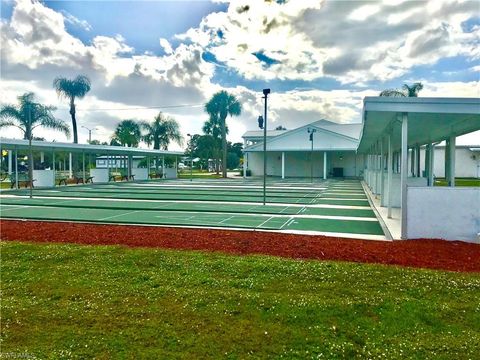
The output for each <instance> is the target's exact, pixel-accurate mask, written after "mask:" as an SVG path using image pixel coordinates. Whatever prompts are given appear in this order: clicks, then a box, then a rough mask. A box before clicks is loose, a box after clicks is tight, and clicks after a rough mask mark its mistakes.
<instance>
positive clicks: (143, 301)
mask: <svg viewBox="0 0 480 360" xmlns="http://www.w3.org/2000/svg"><path fill="white" fill-rule="evenodd" d="M1 250H2V264H1V275H2V283H1V284H2V293H3V294H2V303H1V306H2V312H1V315H2V337H1V351H2V353H17V354H30V355H32V354H33V355H36V356H38V357H39V358H79V359H80V358H82V359H84V358H93V357H95V358H98V359H110V358H112V359H117V358H127V359H140V358H152V359H162V358H187V359H197V358H229V359H243V358H265V357H267V356H270V357H284V358H299V359H304V358H317V357H318V358H327V359H332V358H333V359H334V358H352V357H357V358H370V359H373V358H382V359H384V358H389V359H392V358H398V359H402V358H418V359H427V358H435V359H463V358H464V359H468V358H477V357H478V350H479V346H480V301H479V299H480V275H479V274H458V273H451V272H443V271H430V270H414V269H407V268H399V267H393V266H390V267H387V266H380V265H365V264H354V263H342V262H326V261H325V262H324V261H295V260H286V259H280V258H275V257H267V256H239V257H237V256H228V255H221V254H212V253H203V252H188V251H168V250H160V249H130V248H125V247H118V246H109V247H107V246H81V245H40V244H28V243H10V242H3V243H2V244H1Z"/></svg>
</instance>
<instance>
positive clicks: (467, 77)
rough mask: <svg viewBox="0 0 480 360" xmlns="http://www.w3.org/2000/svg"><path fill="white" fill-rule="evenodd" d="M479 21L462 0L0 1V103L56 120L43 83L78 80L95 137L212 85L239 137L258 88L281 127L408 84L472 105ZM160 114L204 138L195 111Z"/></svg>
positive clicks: (257, 106) (257, 105) (347, 112)
mask: <svg viewBox="0 0 480 360" xmlns="http://www.w3.org/2000/svg"><path fill="white" fill-rule="evenodd" d="M479 16H480V13H479V7H478V3H477V2H475V1H466V2H460V1H457V0H445V1H435V0H432V1H422V2H413V1H402V0H385V1H379V2H369V1H355V2H353V1H325V2H322V1H315V0H302V1H265V2H263V1H256V0H232V1H216V2H211V1H43V2H38V1H33V0H16V1H2V2H1V18H2V44H5V46H2V91H3V93H4V94H6V95H5V96H4V99H3V100H2V101H4V102H6V101H8V102H14V101H15V97H16V96H17V95H18V94H19V93H21V92H24V91H34V92H35V93H36V94H37V96H38V97H39V98H40V99H41V100H45V101H49V102H50V103H53V104H54V105H56V106H57V107H58V108H59V110H58V114H59V116H61V117H62V116H64V115H65V109H66V106H65V104H64V103H62V102H61V101H60V100H58V99H56V96H55V94H54V92H53V89H52V88H51V81H52V79H53V78H54V77H55V76H58V75H63V76H75V75H77V74H79V73H83V74H86V75H88V76H89V77H90V78H91V79H92V84H93V86H92V91H91V92H90V93H89V95H88V96H87V97H86V98H85V99H84V100H82V101H81V103H79V105H78V107H79V109H83V111H84V114H83V119H82V120H83V121H84V123H85V124H86V125H87V126H91V125H95V126H96V125H97V124H98V123H101V125H100V126H99V130H98V132H97V134H96V136H97V137H99V138H102V139H105V138H108V136H109V134H110V133H111V131H112V129H113V128H114V126H115V125H116V123H118V122H119V121H120V120H121V119H122V118H125V117H133V118H138V119H139V120H140V119H141V120H148V119H149V118H152V117H153V116H154V115H155V113H156V112H157V111H158V109H148V108H149V107H156V106H163V105H168V106H171V105H178V104H192V105H198V104H202V103H204V102H205V101H206V100H207V99H208V97H209V96H211V94H213V93H214V92H215V91H218V90H219V89H221V88H224V89H226V90H228V91H230V92H232V93H233V94H235V95H236V96H237V97H238V98H239V99H240V100H241V101H242V103H243V104H244V111H243V115H242V116H241V117H239V118H235V119H230V120H229V122H230V124H229V125H230V127H231V129H233V131H231V137H232V140H234V141H238V140H240V137H241V134H242V133H243V132H244V131H245V130H248V129H252V128H253V127H254V126H255V122H254V121H252V119H255V118H256V117H257V114H258V113H259V112H261V102H260V101H258V99H259V93H260V92H261V89H262V88H264V87H270V88H271V89H272V100H271V119H272V121H273V122H274V123H276V125H278V124H281V125H284V126H286V127H287V128H292V127H296V126H301V125H304V124H306V123H308V122H312V121H315V120H318V119H320V118H327V119H330V120H333V121H338V122H359V121H360V119H361V117H360V111H361V101H362V99H363V97H364V96H367V95H376V94H378V92H379V91H380V90H382V89H385V88H394V87H400V86H401V85H402V84H403V83H411V82H416V81H421V82H422V83H423V84H424V85H425V88H424V90H423V91H422V93H421V94H420V95H421V96H422V95H423V96H479V95H480V94H479V85H478V84H479V83H478V81H479V71H480V51H479V46H478V45H479V38H480V25H479V19H480V17H479ZM129 107H132V108H135V109H138V108H139V107H140V108H145V109H144V110H141V111H137V110H132V111H129V110H128V109H127V108H129ZM93 109H94V110H93ZM102 109H107V110H105V111H103V110H102ZM108 109H122V110H121V111H120V110H119V111H111V110H108ZM164 111H165V112H167V113H168V114H169V115H171V116H174V117H176V118H177V119H178V120H179V122H180V123H181V127H182V131H183V132H185V133H187V132H199V131H201V126H202V123H203V121H204V120H205V114H204V113H203V111H202V109H201V106H193V107H185V108H178V109H175V110H173V109H171V108H170V109H164ZM67 115H68V114H67ZM67 115H65V116H67ZM82 137H83V138H86V134H81V139H82Z"/></svg>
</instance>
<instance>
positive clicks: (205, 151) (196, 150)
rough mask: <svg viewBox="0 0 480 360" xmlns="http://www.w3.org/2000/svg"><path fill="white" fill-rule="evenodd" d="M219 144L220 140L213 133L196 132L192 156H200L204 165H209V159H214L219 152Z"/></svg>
mask: <svg viewBox="0 0 480 360" xmlns="http://www.w3.org/2000/svg"><path fill="white" fill-rule="evenodd" d="M218 145H219V142H218V140H217V139H215V138H214V137H213V136H212V135H198V134H195V135H193V136H192V140H191V149H192V156H193V157H198V158H200V163H201V164H202V165H203V167H208V160H209V159H214V158H215V156H216V155H217V154H218V151H217V150H218Z"/></svg>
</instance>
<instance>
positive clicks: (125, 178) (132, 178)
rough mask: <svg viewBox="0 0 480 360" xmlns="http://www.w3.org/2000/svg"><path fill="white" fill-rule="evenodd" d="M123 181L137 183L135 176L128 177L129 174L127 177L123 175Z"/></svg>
mask: <svg viewBox="0 0 480 360" xmlns="http://www.w3.org/2000/svg"><path fill="white" fill-rule="evenodd" d="M122 180H125V181H128V180H131V181H135V175H133V174H132V175H130V176H128V175H127V174H125V175H122Z"/></svg>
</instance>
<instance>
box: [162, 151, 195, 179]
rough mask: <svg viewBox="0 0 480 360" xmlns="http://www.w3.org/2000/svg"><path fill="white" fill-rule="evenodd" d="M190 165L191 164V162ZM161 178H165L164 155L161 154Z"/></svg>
mask: <svg viewBox="0 0 480 360" xmlns="http://www.w3.org/2000/svg"><path fill="white" fill-rule="evenodd" d="M192 161H193V160H192ZM192 165H193V163H192ZM162 178H165V155H164V156H162Z"/></svg>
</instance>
